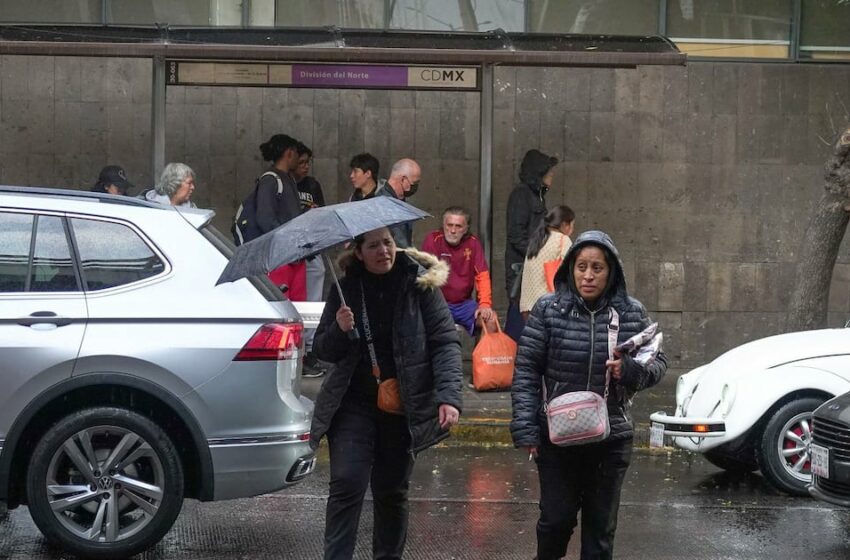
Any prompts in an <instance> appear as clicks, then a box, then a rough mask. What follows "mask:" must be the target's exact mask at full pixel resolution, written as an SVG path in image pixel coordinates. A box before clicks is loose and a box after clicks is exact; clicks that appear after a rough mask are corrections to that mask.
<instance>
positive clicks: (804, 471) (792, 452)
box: [777, 412, 812, 482]
mask: <svg viewBox="0 0 850 560" xmlns="http://www.w3.org/2000/svg"><path fill="white" fill-rule="evenodd" d="M811 444H812V413H811V412H802V413H800V414H797V415H796V416H794V417H792V418H791V419H790V420H788V422H786V423H785V425H784V426H783V427H782V429H781V430H780V431H779V438H778V440H777V448H778V449H777V451H778V453H779V457H780V461H781V463H782V466H783V467H784V468H785V470H786V472H788V474H790V475H791V476H793V477H794V478H796V479H797V480H800V481H804V482H809V481H810V480H811V479H812V475H811V453H810V447H811Z"/></svg>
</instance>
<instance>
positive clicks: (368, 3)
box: [274, 0, 384, 29]
mask: <svg viewBox="0 0 850 560" xmlns="http://www.w3.org/2000/svg"><path fill="white" fill-rule="evenodd" d="M274 24H275V25H276V26H278V27H326V26H328V25H336V26H337V27H350V28H355V29H356V28H360V29H382V28H383V27H384V0H275V17H274Z"/></svg>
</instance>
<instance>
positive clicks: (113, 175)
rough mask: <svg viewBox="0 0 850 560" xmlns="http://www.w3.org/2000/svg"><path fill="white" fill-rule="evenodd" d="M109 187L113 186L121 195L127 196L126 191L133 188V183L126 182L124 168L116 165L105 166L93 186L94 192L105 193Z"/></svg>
mask: <svg viewBox="0 0 850 560" xmlns="http://www.w3.org/2000/svg"><path fill="white" fill-rule="evenodd" d="M109 185H115V186H116V187H118V189H119V190H120V191H121V193H122V194H127V191H129V190H130V189H133V188H135V187H134V186H133V183H131V182H130V181H128V180H127V174H126V173H125V172H124V168H122V167H121V166H118V165H107V166H106V167H104V168H103V169H101V170H100V175H98V177H97V183H95V185H94V189H92V190H95V191H106V188H107V187H108V186H109Z"/></svg>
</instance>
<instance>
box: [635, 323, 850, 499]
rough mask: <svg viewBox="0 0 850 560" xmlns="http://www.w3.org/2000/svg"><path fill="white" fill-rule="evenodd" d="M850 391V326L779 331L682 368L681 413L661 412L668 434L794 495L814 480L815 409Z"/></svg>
mask: <svg viewBox="0 0 850 560" xmlns="http://www.w3.org/2000/svg"><path fill="white" fill-rule="evenodd" d="M847 391H850V329H848V328H844V329H824V330H816V331H804V332H795V333H788V334H783V335H778V336H771V337H768V338H763V339H760V340H755V341H753V342H750V343H747V344H744V345H743V346H739V347H737V348H734V349H732V350H730V351H728V352H726V353H725V354H723V355H722V356H720V357H718V358H717V359H715V360H714V361H713V362H711V363H709V364H706V365H703V366H700V367H698V368H696V369H695V370H693V371H691V372H689V373H686V374H684V375H682V376H681V377H680V378H679V381H678V384H677V386H676V412H675V414H673V415H672V416H671V415H668V414H667V413H665V412H656V413H654V414H652V415H651V416H650V419H651V420H652V427H651V431H652V435H653V436H654V437H651V440H652V443H654V444H656V445H657V444H659V443H660V442H659V440H661V439H662V438H661V433H662V430H663V434H664V435H665V436H672V437H673V442H674V443H675V445H677V446H678V447H681V448H682V449H687V450H689V451H696V452H699V453H702V454H703V455H705V457H706V459H708V460H709V461H711V462H712V463H713V464H715V465H717V466H718V467H720V468H722V469H726V470H744V471H754V470H756V469H760V470H761V472H762V474H763V475H764V476H765V478H767V479H768V480H769V481H770V482H771V483H772V484H773V485H774V486H775V487H777V488H779V489H780V490H783V491H785V492H788V493H790V494H795V495H800V496H804V495H807V491H806V487H807V486H808V485H809V483H810V482H811V473H810V466H811V462H810V459H811V455H810V452H811V449H810V445H811V418H812V411H814V409H816V408H817V407H818V406H819V405H820V404H821V403H823V402H824V401H826V400H828V399H830V398H832V397H834V396H836V395H840V394H842V393H846V392H847Z"/></svg>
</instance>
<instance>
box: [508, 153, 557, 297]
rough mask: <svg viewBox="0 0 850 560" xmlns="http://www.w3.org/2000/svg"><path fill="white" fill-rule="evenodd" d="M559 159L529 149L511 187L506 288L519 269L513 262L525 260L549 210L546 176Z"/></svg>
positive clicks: (511, 282)
mask: <svg viewBox="0 0 850 560" xmlns="http://www.w3.org/2000/svg"><path fill="white" fill-rule="evenodd" d="M557 163H558V160H557V159H556V158H554V157H551V156H547V155H546V154H544V153H543V152H540V151H538V150H528V152H526V154H525V157H524V158H523V160H522V165H521V166H520V171H519V180H520V184H519V185H517V186H516V187H515V188H514V190H513V191H511V194H510V197H509V198H508V206H507V216H506V217H507V223H506V229H507V243H506V244H505V289H506V290H508V291H509V292H510V290H511V286H513V283H514V279H515V278H516V272H514V270H513V265H514V264H517V263H522V262H524V261H525V254H526V252H528V239H529V238H530V237H531V234H532V232H533V231H534V230H535V228H537V225H538V224H539V223H540V221H541V220H542V219H543V217H544V215H545V214H546V192H547V191H548V190H549V188H548V187H546V186H545V185H544V184H543V176H544V175H546V174H547V173H548V172H549V170H550V169H552V167H554V166H555V165H556V164H557Z"/></svg>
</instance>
